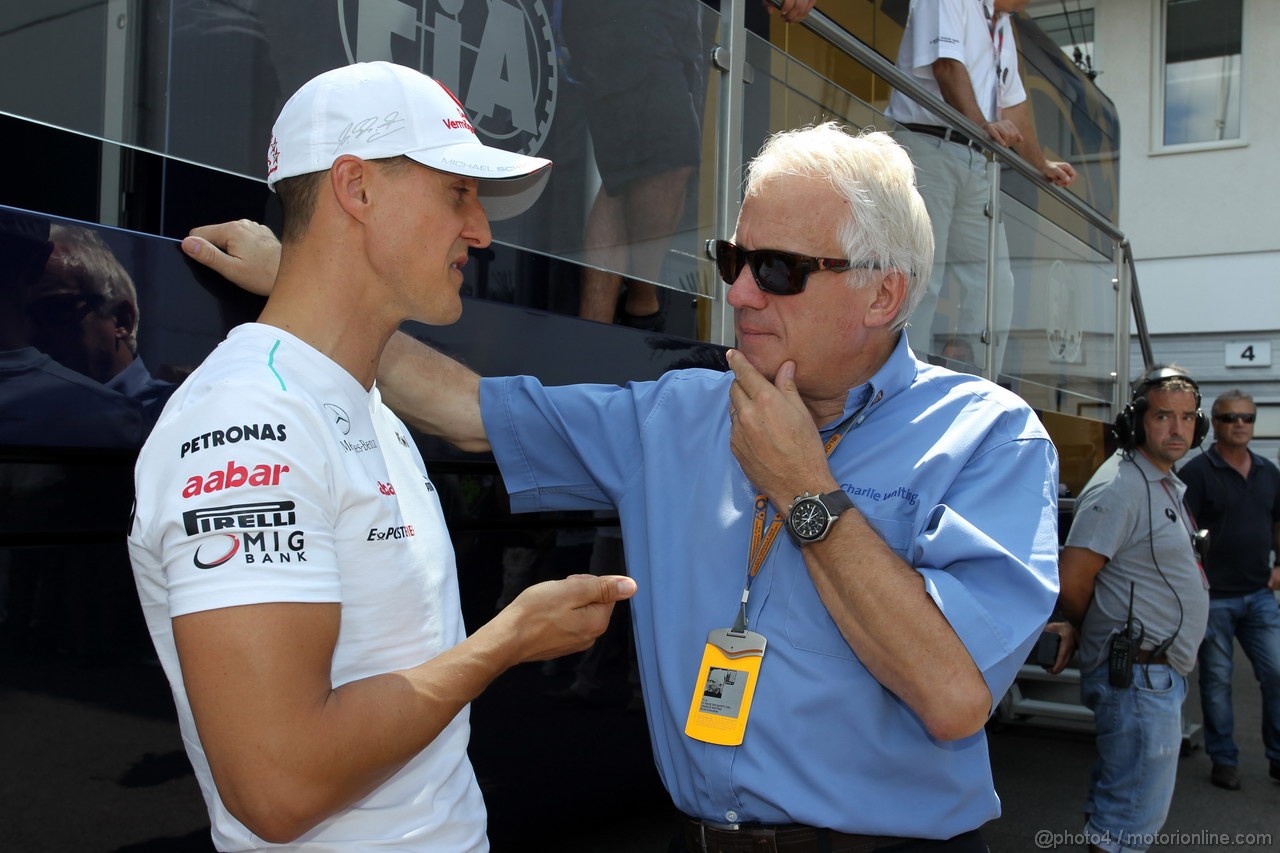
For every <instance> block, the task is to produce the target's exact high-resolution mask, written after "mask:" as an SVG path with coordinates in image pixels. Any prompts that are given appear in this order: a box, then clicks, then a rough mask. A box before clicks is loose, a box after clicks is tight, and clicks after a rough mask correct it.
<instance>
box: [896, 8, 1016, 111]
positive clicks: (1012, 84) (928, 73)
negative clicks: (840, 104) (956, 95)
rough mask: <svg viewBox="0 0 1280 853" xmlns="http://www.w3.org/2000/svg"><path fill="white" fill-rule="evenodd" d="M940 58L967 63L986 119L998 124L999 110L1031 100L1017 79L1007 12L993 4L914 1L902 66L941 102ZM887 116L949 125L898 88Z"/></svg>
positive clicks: (902, 48) (901, 50) (900, 58)
mask: <svg viewBox="0 0 1280 853" xmlns="http://www.w3.org/2000/svg"><path fill="white" fill-rule="evenodd" d="M993 17H994V20H995V25H994V27H992V25H991V21H992V19H993ZM939 59H955V60H958V61H960V62H962V63H964V66H965V70H967V71H968V72H969V80H970V82H971V83H972V84H973V94H974V98H975V99H976V100H977V102H978V107H979V108H980V109H981V110H982V114H983V115H984V116H986V119H987V121H995V120H997V119H998V118H999V117H1000V110H1002V109H1003V108H1005V107H1012V106H1016V105H1018V104H1020V103H1022V102H1023V101H1025V100H1026V99H1027V93H1026V90H1024V89H1023V87H1022V78H1021V77H1020V76H1019V75H1018V47H1017V44H1015V42H1014V38H1013V26H1012V23H1011V22H1010V19H1009V16H1008V15H1007V14H1004V13H996V11H995V5H994V0H911V11H910V12H909V14H908V17H907V27H906V30H905V31H903V34H902V45H901V46H900V47H899V48H898V63H897V64H898V68H900V69H902V70H903V71H905V72H906V73H908V74H910V75H911V76H913V77H915V78H916V80H918V81H919V82H920V83H921V85H923V86H924V87H925V88H926V89H928V90H929V91H930V92H932V93H933V94H935V95H937V96H938V97H939V98H941V97H942V90H941V88H939V86H938V81H937V79H936V78H935V77H934V76H933V63H934V62H936V61H937V60H939ZM887 114H888V116H889V117H890V118H892V119H894V120H895V121H898V122H901V123H903V124H932V125H939V126H942V125H945V122H944V121H943V120H942V119H941V118H939V117H938V116H937V115H936V114H934V113H932V112H930V111H929V110H927V109H925V108H924V107H922V106H919V105H918V104H916V102H915V101H913V100H911V98H909V97H908V96H907V95H905V94H903V93H901V92H898V91H897V90H894V91H893V93H892V94H891V95H890V96H889V109H888V111H887Z"/></svg>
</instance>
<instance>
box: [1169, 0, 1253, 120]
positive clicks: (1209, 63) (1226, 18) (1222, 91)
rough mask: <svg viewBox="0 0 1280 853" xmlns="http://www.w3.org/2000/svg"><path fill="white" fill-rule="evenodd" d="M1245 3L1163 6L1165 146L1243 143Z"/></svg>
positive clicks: (1203, 0) (1207, 0) (1218, 0)
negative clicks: (1241, 72)
mask: <svg viewBox="0 0 1280 853" xmlns="http://www.w3.org/2000/svg"><path fill="white" fill-rule="evenodd" d="M1241 23H1242V22H1241V0H1176V2H1173V0H1171V1H1170V2H1168V3H1167V4H1166V6H1165V57H1164V59H1165V74H1164V144H1165V145H1180V144H1183V143H1191V142H1213V141H1217V140H1221V139H1238V138H1239V137H1240V61H1241V56H1240V35H1241Z"/></svg>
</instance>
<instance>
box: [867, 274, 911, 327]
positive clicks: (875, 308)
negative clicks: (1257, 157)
mask: <svg viewBox="0 0 1280 853" xmlns="http://www.w3.org/2000/svg"><path fill="white" fill-rule="evenodd" d="M875 274H876V273H874V272H873V273H872V275H875ZM879 279H880V280H879V281H874V282H872V283H871V284H869V285H868V287H873V288H875V289H876V292H875V298H874V299H872V300H871V304H870V305H868V306H867V314H866V320H865V322H866V325H867V326H869V327H877V326H891V325H893V322H894V320H895V319H896V318H897V316H898V311H899V310H900V309H901V308H902V303H903V302H905V301H906V299H907V289H908V285H909V284H910V281H911V279H910V277H908V275H907V274H906V273H905V272H903V271H902V270H899V269H888V270H884V271H883V272H882V273H881V274H880V275H879Z"/></svg>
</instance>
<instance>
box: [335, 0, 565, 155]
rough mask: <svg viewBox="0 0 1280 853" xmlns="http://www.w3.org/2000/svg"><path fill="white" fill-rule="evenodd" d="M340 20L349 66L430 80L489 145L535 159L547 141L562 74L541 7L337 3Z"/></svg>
mask: <svg viewBox="0 0 1280 853" xmlns="http://www.w3.org/2000/svg"><path fill="white" fill-rule="evenodd" d="M338 16H339V17H338V26H339V29H340V30H341V33H342V43H343V46H344V47H345V48H346V52H347V60H348V61H350V62H372V61H375V60H379V59H383V60H387V61H390V62H398V63H400V64H401V65H407V66H409V67H410V68H417V69H418V70H420V71H422V72H424V73H426V74H429V75H431V76H432V77H434V78H435V79H436V80H438V81H439V82H441V83H443V84H444V85H445V87H446V88H448V89H449V90H450V91H451V92H456V93H457V94H458V96H459V98H460V99H461V101H462V103H463V104H464V105H465V107H466V113H467V115H466V116H465V118H469V119H470V121H471V124H472V125H473V126H474V127H475V130H476V133H477V135H479V136H480V137H481V141H483V142H484V143H486V144H489V145H495V146H497V147H499V148H505V149H507V150H509V151H517V152H519V153H521V154H536V153H537V152H538V150H539V149H540V148H541V147H542V145H543V143H544V142H546V139H547V134H548V133H549V132H550V130H551V121H552V118H553V117H554V116H555V111H556V90H557V87H558V83H559V80H558V76H559V74H558V69H557V63H556V49H555V41H554V39H553V36H552V27H551V17H550V16H549V15H548V14H547V9H546V6H545V5H544V0H338Z"/></svg>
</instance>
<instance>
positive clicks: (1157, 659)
mask: <svg viewBox="0 0 1280 853" xmlns="http://www.w3.org/2000/svg"><path fill="white" fill-rule="evenodd" d="M1153 651H1155V649H1139V650H1138V653H1137V654H1135V655H1134V656H1133V662H1134V663H1154V664H1161V663H1163V664H1167V663H1168V662H1169V658H1168V656H1167V655H1153V654H1151V653H1152V652H1153Z"/></svg>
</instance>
